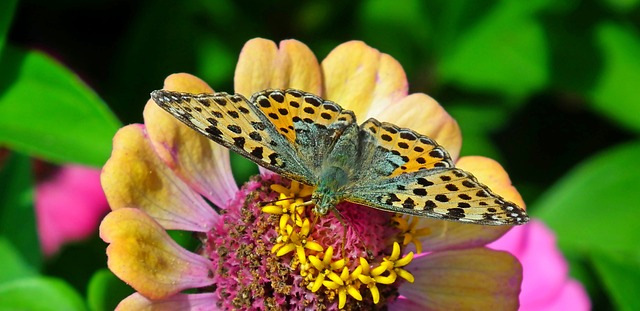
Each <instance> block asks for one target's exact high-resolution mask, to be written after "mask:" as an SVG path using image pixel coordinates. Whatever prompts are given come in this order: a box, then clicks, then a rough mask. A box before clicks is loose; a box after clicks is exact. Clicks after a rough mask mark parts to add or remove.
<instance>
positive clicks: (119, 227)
mask: <svg viewBox="0 0 640 311" xmlns="http://www.w3.org/2000/svg"><path fill="white" fill-rule="evenodd" d="M100 237H101V238H102V239H103V240H104V241H105V242H107V243H110V244H109V246H108V247H107V256H108V257H109V259H108V262H107V264H108V266H109V269H110V270H111V271H112V272H113V273H114V274H115V275H117V276H118V277H119V278H120V279H122V280H123V281H125V282H127V284H129V285H131V286H132V287H133V288H135V289H136V291H138V292H139V293H141V294H143V295H144V296H145V297H148V298H152V299H153V298H163V297H167V296H170V295H172V294H175V293H178V292H180V291H182V290H185V289H190V288H199V287H203V286H208V285H211V284H213V281H212V279H210V278H208V275H209V273H210V272H211V271H212V269H213V267H212V266H211V263H210V262H209V260H207V259H206V258H204V257H202V256H199V255H196V254H194V253H191V252H189V251H187V250H185V249H183V248H182V247H180V246H179V245H178V244H177V243H176V242H174V241H173V239H171V237H169V235H168V234H167V233H166V231H165V230H164V229H162V227H160V225H159V224H158V223H157V222H155V221H154V220H153V219H152V218H151V217H149V216H148V215H147V214H145V213H144V212H142V211H141V210H139V209H135V208H122V209H118V210H116V211H113V212H111V213H109V215H107V216H106V217H105V218H104V220H103V221H102V223H101V224H100Z"/></svg>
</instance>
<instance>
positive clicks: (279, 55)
mask: <svg viewBox="0 0 640 311" xmlns="http://www.w3.org/2000/svg"><path fill="white" fill-rule="evenodd" d="M234 80H235V91H236V92H237V93H240V94H243V95H245V96H246V97H250V96H251V95H252V94H253V93H255V92H259V91H262V90H265V89H269V88H295V89H300V90H303V91H307V92H311V93H314V94H318V95H320V91H321V73H320V66H319V65H318V60H317V59H316V57H315V55H313V52H311V50H309V48H308V47H307V46H306V45H304V44H303V43H301V42H299V41H296V40H284V41H282V42H280V48H278V47H276V44H275V43H274V42H273V41H270V40H265V39H261V38H257V39H252V40H249V41H248V42H247V43H246V44H245V45H244V47H243V48H242V52H240V59H239V60H238V64H237V66H236V72H235V79H234Z"/></svg>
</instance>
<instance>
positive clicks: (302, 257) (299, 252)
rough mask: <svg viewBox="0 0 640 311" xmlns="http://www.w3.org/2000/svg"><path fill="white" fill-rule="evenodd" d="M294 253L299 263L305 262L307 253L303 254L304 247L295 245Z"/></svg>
mask: <svg viewBox="0 0 640 311" xmlns="http://www.w3.org/2000/svg"><path fill="white" fill-rule="evenodd" d="M296 255H297V256H298V260H300V263H303V264H305V263H307V254H305V252H304V247H302V246H298V247H296Z"/></svg>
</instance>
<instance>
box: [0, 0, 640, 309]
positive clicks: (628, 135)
mask: <svg viewBox="0 0 640 311" xmlns="http://www.w3.org/2000/svg"><path fill="white" fill-rule="evenodd" d="M639 2H640V1H638V0H592V1H579V0H565V1H552V0H534V1H518V0H505V1H487V0H482V1H471V0H469V1H462V0H451V1H435V0H428V1H419V0H407V1H388V0H359V1H351V2H348V1H329V0H320V1H314V2H302V1H293V0H281V1H231V0H218V1H206V0H193V1H182V2H178V1H169V0H160V1H122V0H121V1H117V0H100V1H90V2H86V1H73V0H66V1H41V0H24V1H20V2H18V1H7V0H5V1H0V53H1V54H0V145H1V146H4V147H6V148H8V149H11V150H12V151H13V152H14V154H13V155H12V156H11V157H10V159H9V160H7V161H5V162H4V165H3V167H2V172H1V173H0V174H1V175H0V176H1V177H2V178H0V182H1V183H2V184H1V185H0V189H1V190H0V192H1V193H0V194H2V195H1V196H0V216H1V217H2V218H1V219H0V224H2V225H1V226H0V263H2V264H3V266H4V267H10V268H11V269H8V270H7V269H0V271H2V272H0V297H5V298H2V299H0V306H1V307H9V308H11V307H15V308H18V307H24V308H27V309H32V310H36V309H37V310H48V309H47V305H40V304H39V303H38V302H34V301H33V300H30V299H29V297H28V296H23V295H19V293H22V292H24V291H25V290H27V289H28V290H29V291H30V292H32V293H34V294H36V295H42V297H46V299H50V301H51V303H53V302H55V303H59V304H60V305H59V306H65V307H66V309H67V310H83V309H85V308H89V309H91V310H108V309H112V308H113V306H114V305H115V304H116V303H117V301H118V300H119V299H121V298H122V297H124V296H126V295H127V294H128V293H130V290H129V289H128V288H120V289H118V290H112V289H113V288H114V287H117V286H120V285H121V283H119V282H118V281H117V279H116V278H115V277H114V276H113V275H112V274H111V273H110V272H109V271H108V270H105V269H104V268H105V266H106V263H105V262H106V261H105V258H104V255H103V253H102V254H100V255H97V254H99V252H102V251H103V249H104V245H103V244H102V243H101V242H100V241H99V240H98V239H94V240H91V241H88V242H86V243H85V244H79V245H77V246H72V247H69V248H67V249H66V250H65V251H64V252H62V253H61V254H59V255H58V256H57V257H56V258H54V259H50V260H47V261H45V262H44V263H43V262H42V259H41V254H39V251H38V247H37V240H36V239H37V235H36V234H35V231H34V230H35V225H34V224H35V220H34V216H33V209H32V208H33V200H32V193H33V191H32V190H33V178H32V173H31V168H30V166H29V162H28V158H27V156H30V157H38V158H42V159H45V160H47V161H51V162H54V163H60V164H63V163H82V164H86V165H92V166H95V167H99V166H101V165H102V164H103V163H104V161H105V160H106V159H107V158H108V157H109V155H110V148H111V138H112V136H113V134H114V133H115V131H116V130H117V128H118V127H119V126H121V124H128V123H133V122H141V121H142V108H143V105H144V104H145V103H146V101H147V99H148V98H149V96H148V94H149V92H150V91H151V90H154V89H158V88H160V87H161V86H162V81H163V79H164V77H166V76H167V75H169V74H171V73H174V72H190V73H193V74H196V75H198V76H200V77H201V78H203V79H204V80H205V81H207V82H209V83H210V85H212V86H213V87H214V88H215V89H216V90H224V91H232V90H233V73H234V68H235V62H236V61H237V58H238V54H239V51H240V49H241V48H242V45H243V44H244V43H245V42H246V41H247V40H249V39H251V38H254V37H264V38H268V39H271V40H274V41H276V42H277V41H279V40H282V39H287V38H295V39H298V40H300V41H302V42H304V43H306V44H307V45H309V47H310V48H311V49H312V50H313V51H314V52H316V55H317V57H318V59H320V60H321V59H322V58H324V57H325V56H326V54H327V53H328V52H329V51H330V50H331V49H332V48H333V47H335V46H336V45H337V44H339V43H341V42H344V41H347V40H352V39H359V40H364V41H365V42H366V43H367V44H369V45H370V46H373V47H375V48H377V49H379V50H380V51H382V52H385V53H388V54H390V55H392V56H393V57H395V58H396V59H398V60H399V61H400V63H401V64H402V65H403V66H404V68H405V70H406V72H407V76H408V79H409V83H410V89H411V91H412V92H425V93H428V94H430V95H431V96H433V97H434V98H436V99H437V100H438V101H439V102H440V103H441V104H442V105H443V106H444V107H445V108H446V109H447V110H448V111H449V112H450V113H451V114H452V115H453V116H454V117H455V118H456V119H457V121H458V122H459V124H460V126H461V128H462V131H463V135H464V138H465V141H464V144H463V150H462V153H463V155H469V154H479V155H485V156H489V157H492V158H496V159H498V160H499V161H500V162H501V163H502V164H503V165H504V166H505V168H506V169H507V171H508V172H510V175H511V177H512V180H513V182H514V184H515V185H516V186H517V187H518V189H519V190H520V191H521V193H522V194H523V196H524V197H525V200H526V202H528V204H529V210H530V212H531V214H532V215H533V216H534V217H538V218H541V219H543V220H544V221H545V222H546V223H547V224H548V225H549V226H550V227H551V228H552V229H553V230H555V232H556V233H557V235H558V241H559V243H560V246H561V248H562V250H563V251H564V253H565V255H566V256H567V257H568V258H569V260H570V263H571V271H572V274H573V275H574V277H576V278H578V279H579V280H580V281H581V282H583V283H584V284H585V286H586V287H587V289H588V290H589V293H590V295H591V299H592V303H593V306H594V309H607V310H608V309H612V308H617V309H620V310H637V309H638V308H640V307H639V306H638V302H637V298H636V297H635V293H637V292H640V243H637V241H638V240H639V239H640V226H639V225H637V224H638V219H639V218H640V204H639V203H638V201H637V199H636V195H637V193H636V192H637V191H638V190H639V189H640V166H639V165H638V164H637V159H639V158H640V141H639V140H638V133H640V96H638V88H639V87H640V57H638V56H639V55H640V34H639V29H638V26H639V25H640V5H639ZM265 12H268V14H265ZM234 168H235V169H236V171H242V172H243V173H241V174H238V175H241V176H242V177H240V178H239V179H240V180H244V179H246V176H249V175H250V174H252V173H254V172H255V167H253V166H251V165H248V164H247V163H246V162H244V161H243V160H242V159H239V158H237V157H234ZM15 224H20V226H19V227H20V228H17V229H16V228H15ZM14 229H15V230H14ZM16 230H17V231H16ZM83 256H84V257H83ZM79 258H89V259H87V260H84V259H83V260H79ZM69 284H71V286H70V285H69ZM117 284H120V285H117ZM9 294H10V295H11V297H13V298H11V299H9V298H6V297H9V296H7V295H9ZM83 297H84V298H83ZM42 300H43V301H44V298H43V299H42ZM83 300H84V302H83ZM1 307H0V309H2V308H1ZM56 309H59V308H56Z"/></svg>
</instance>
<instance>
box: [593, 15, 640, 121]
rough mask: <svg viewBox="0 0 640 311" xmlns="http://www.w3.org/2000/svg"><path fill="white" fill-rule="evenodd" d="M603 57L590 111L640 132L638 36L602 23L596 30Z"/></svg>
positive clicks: (615, 26) (639, 47)
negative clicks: (602, 114)
mask: <svg viewBox="0 0 640 311" xmlns="http://www.w3.org/2000/svg"><path fill="white" fill-rule="evenodd" d="M596 35H597V41H598V45H599V46H600V50H601V52H602V53H603V56H602V59H603V62H604V64H603V69H602V72H601V74H600V75H599V77H600V80H599V81H598V82H597V83H596V86H595V87H594V88H593V90H592V91H591V92H590V93H591V94H590V95H591V97H592V101H593V107H594V108H595V109H597V110H598V111H601V112H602V113H604V114H605V115H607V116H608V117H610V118H613V119H615V120H616V121H618V122H620V123H621V124H623V125H625V126H627V127H628V128H630V129H633V130H636V131H638V130H640V101H639V100H638V96H637V94H638V81H640V58H639V57H638V55H640V36H639V35H638V34H637V33H636V32H634V31H632V30H631V29H629V28H625V27H622V26H620V25H617V24H613V23H602V24H600V25H598V27H597V30H596Z"/></svg>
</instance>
